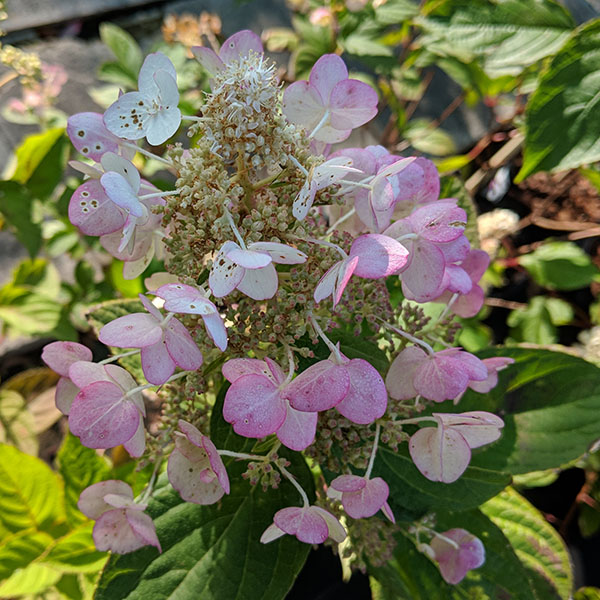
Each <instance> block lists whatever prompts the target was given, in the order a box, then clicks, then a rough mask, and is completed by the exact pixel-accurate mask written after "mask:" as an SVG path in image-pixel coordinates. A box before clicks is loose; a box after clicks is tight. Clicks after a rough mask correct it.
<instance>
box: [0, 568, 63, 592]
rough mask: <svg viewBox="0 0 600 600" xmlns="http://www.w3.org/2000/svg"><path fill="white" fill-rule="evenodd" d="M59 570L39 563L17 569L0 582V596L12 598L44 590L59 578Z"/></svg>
mask: <svg viewBox="0 0 600 600" xmlns="http://www.w3.org/2000/svg"><path fill="white" fill-rule="evenodd" d="M61 575H62V574H61V572H60V571H57V570H56V569H53V568H52V567H48V566H46V565H43V564H39V563H32V564H30V565H29V566H27V567H25V568H24V569H17V570H16V571H15V572H14V573H13V575H12V576H11V577H9V578H8V579H7V580H6V581H4V582H3V583H2V584H0V598H14V597H15V596H27V595H34V594H39V593H41V592H44V591H45V590H47V589H48V588H50V587H52V586H53V585H54V584H55V583H56V582H57V581H58V580H59V579H60V578H61Z"/></svg>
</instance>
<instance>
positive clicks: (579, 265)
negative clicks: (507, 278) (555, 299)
mask: <svg viewBox="0 0 600 600" xmlns="http://www.w3.org/2000/svg"><path fill="white" fill-rule="evenodd" d="M519 264H520V265H522V266H523V267H525V268H526V269H527V271H528V272H529V274H530V275H531V276H532V277H533V279H534V280H535V282H536V283H538V284H539V285H542V286H544V287H547V288H548V289H551V290H577V289H580V288H583V287H587V286H588V285H590V284H591V283H592V281H594V280H596V279H597V278H598V275H600V270H598V267H596V265H594V263H593V262H592V259H591V258H590V256H589V255H588V254H587V253H586V252H585V251H584V250H582V249H581V248H580V247H579V246H577V245H576V244H574V243H573V242H546V243H545V244H543V245H541V246H539V247H538V248H536V249H535V250H534V251H533V252H531V253H530V254H525V255H524V256H521V257H520V258H519Z"/></svg>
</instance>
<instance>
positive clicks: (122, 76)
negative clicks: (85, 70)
mask: <svg viewBox="0 0 600 600" xmlns="http://www.w3.org/2000/svg"><path fill="white" fill-rule="evenodd" d="M98 79H100V80H101V81H107V82H108V83H114V84H115V85H118V86H119V87H121V88H123V89H125V90H134V89H136V88H137V77H134V76H132V75H131V73H129V71H128V70H127V69H126V68H125V67H124V66H123V65H121V64H120V63H118V62H105V63H103V64H101V65H100V67H99V68H98Z"/></svg>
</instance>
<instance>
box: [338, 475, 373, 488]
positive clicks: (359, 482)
mask: <svg viewBox="0 0 600 600" xmlns="http://www.w3.org/2000/svg"><path fill="white" fill-rule="evenodd" d="M330 485H331V487H332V488H333V489H334V490H337V491H338V492H358V491H360V490H362V489H363V488H364V487H365V486H366V485H367V480H366V479H365V478H364V477H359V476H358V475H340V476H339V477H336V478H335V479H334V480H333V481H332V482H331V484H330Z"/></svg>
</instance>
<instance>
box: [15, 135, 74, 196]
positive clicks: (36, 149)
mask: <svg viewBox="0 0 600 600" xmlns="http://www.w3.org/2000/svg"><path fill="white" fill-rule="evenodd" d="M64 132H65V130H64V129H63V128H62V127H56V128H54V129H48V130H47V131H44V132H42V133H36V134H34V135H30V136H28V137H26V138H25V141H24V142H23V143H22V144H21V145H20V146H19V147H18V148H17V149H16V151H15V154H16V158H17V167H16V169H15V172H14V173H13V176H12V177H11V179H12V180H13V181H16V182H17V183H21V184H25V183H27V182H28V181H29V179H30V178H31V177H32V175H33V174H34V173H35V171H36V170H37V168H38V167H39V166H40V163H41V162H42V161H43V160H44V158H45V157H46V156H47V155H48V153H49V152H50V151H51V150H52V148H53V146H54V145H55V144H56V143H57V142H58V141H59V139H60V138H61V137H62V136H63V135H64Z"/></svg>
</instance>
